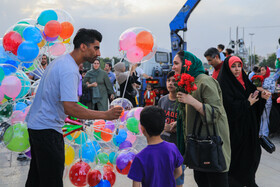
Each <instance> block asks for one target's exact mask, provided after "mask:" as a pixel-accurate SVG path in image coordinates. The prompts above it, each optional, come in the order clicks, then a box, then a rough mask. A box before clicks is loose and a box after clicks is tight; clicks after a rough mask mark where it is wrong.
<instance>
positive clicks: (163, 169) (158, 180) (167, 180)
mask: <svg viewBox="0 0 280 187" xmlns="http://www.w3.org/2000/svg"><path fill="white" fill-rule="evenodd" d="M183 160H184V159H183V157H182V155H181V154H180V152H179V150H178V148H177V147H176V145H175V144H173V143H169V142H165V141H163V142H162V143H159V144H156V145H148V146H147V147H146V148H144V149H143V150H142V151H141V152H139V153H138V154H137V155H136V156H135V158H134V160H133V162H132V165H131V168H130V170H129V173H128V175H127V176H128V178H130V179H132V180H134V181H137V182H141V183H142V186H143V187H157V186H158V187H165V186H166V187H175V186H176V183H175V178H174V174H173V172H174V170H175V168H178V167H180V166H181V165H182V164H183Z"/></svg>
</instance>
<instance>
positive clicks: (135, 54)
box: [126, 46, 144, 63]
mask: <svg viewBox="0 0 280 187" xmlns="http://www.w3.org/2000/svg"><path fill="white" fill-rule="evenodd" d="M143 55H144V54H143V51H142V50H141V49H140V48H139V47H137V46H134V47H132V48H130V49H129V50H127V53H126V57H127V60H128V61H129V62H131V63H137V62H140V61H141V60H142V58H143Z"/></svg>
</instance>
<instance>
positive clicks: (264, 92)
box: [261, 90, 271, 100]
mask: <svg viewBox="0 0 280 187" xmlns="http://www.w3.org/2000/svg"><path fill="white" fill-rule="evenodd" d="M270 96H271V93H270V92H269V91H265V90H264V91H262V93H261V97H262V98H263V99H265V100H268V99H269V97H270Z"/></svg>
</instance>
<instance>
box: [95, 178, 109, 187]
mask: <svg viewBox="0 0 280 187" xmlns="http://www.w3.org/2000/svg"><path fill="white" fill-rule="evenodd" d="M95 187H111V183H110V182H109V181H108V180H105V179H101V181H100V182H99V183H98V184H97V185H96V186H95Z"/></svg>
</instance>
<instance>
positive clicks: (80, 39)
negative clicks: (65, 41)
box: [73, 28, 102, 49]
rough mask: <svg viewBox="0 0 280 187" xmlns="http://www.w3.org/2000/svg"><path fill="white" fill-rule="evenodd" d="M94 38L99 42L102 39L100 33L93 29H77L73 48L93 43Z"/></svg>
mask: <svg viewBox="0 0 280 187" xmlns="http://www.w3.org/2000/svg"><path fill="white" fill-rule="evenodd" d="M95 40H97V41H99V42H101V41H102V34H101V33H100V32H98V31H97V30H94V29H85V28H82V29H79V30H78V32H77V34H76V36H75V37H74V41H73V44H74V48H75V49H78V48H79V47H80V45H81V44H82V43H83V44H86V45H87V46H88V44H90V43H94V42H95Z"/></svg>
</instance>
